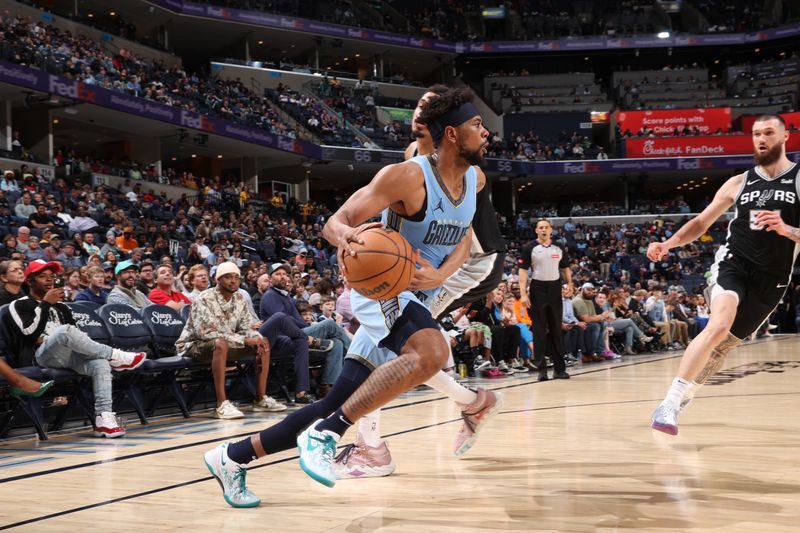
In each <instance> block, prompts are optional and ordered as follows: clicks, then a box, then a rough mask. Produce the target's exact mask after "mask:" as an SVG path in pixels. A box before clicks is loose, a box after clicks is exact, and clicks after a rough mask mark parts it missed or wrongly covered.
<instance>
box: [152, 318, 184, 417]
mask: <svg viewBox="0 0 800 533" xmlns="http://www.w3.org/2000/svg"><path fill="white" fill-rule="evenodd" d="M142 319H143V320H144V322H145V324H146V325H147V327H148V328H150V332H151V336H152V342H151V347H152V349H153V355H154V357H153V358H151V359H148V360H147V361H146V362H145V363H144V365H142V371H143V372H150V373H153V374H158V376H157V381H158V385H159V388H158V392H157V394H156V395H155V397H154V398H153V400H152V401H151V403H150V405H149V406H148V408H147V409H146V411H145V413H146V414H147V416H150V415H152V414H153V412H154V411H155V409H156V407H158V404H159V402H160V400H161V397H162V395H163V392H164V391H165V390H169V392H170V394H172V397H173V398H174V399H175V402H176V403H177V404H178V407H179V408H180V410H181V413H183V416H184V417H185V418H189V407H188V405H187V403H186V398H185V396H184V391H183V389H182V388H181V385H180V384H179V383H178V382H177V374H178V372H180V371H181V370H183V369H185V368H189V367H191V366H193V365H194V364H195V362H194V360H193V359H192V358H191V357H181V356H179V355H177V354H176V353H175V341H177V340H178V337H180V335H181V332H182V331H183V327H184V325H185V324H186V322H185V321H184V319H183V317H182V316H181V314H180V313H179V312H178V311H176V310H175V309H172V308H171V307H168V306H166V305H158V304H154V305H149V306H147V307H145V308H144V309H142Z"/></svg>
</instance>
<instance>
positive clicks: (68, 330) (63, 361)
mask: <svg viewBox="0 0 800 533" xmlns="http://www.w3.org/2000/svg"><path fill="white" fill-rule="evenodd" d="M60 272H61V265H60V264H58V263H56V262H46V261H41V260H37V261H32V262H31V263H30V264H29V265H28V267H27V268H26V269H25V273H24V274H25V281H26V282H27V284H28V287H29V289H30V296H25V297H23V298H20V299H19V300H15V301H14V302H12V303H11V306H10V308H9V315H10V324H8V326H9V328H10V331H11V333H13V335H12V338H11V339H8V341H9V344H10V348H11V349H13V350H16V353H17V354H18V357H19V358H20V359H21V360H28V359H30V358H34V359H35V361H36V364H38V365H39V366H48V367H52V368H67V369H71V370H74V371H75V372H77V373H78V374H82V375H85V376H90V377H91V378H92V386H93V390H94V402H95V431H94V435H95V436H96V437H108V438H114V437H121V436H123V435H124V434H125V429H124V428H123V427H122V426H120V421H119V419H118V418H117V416H116V414H115V413H114V412H113V411H112V400H111V371H112V370H132V369H134V368H137V367H139V366H140V365H141V364H142V363H144V361H145V358H146V357H147V356H146V354H145V353H144V352H137V353H133V352H124V351H122V350H117V349H116V348H111V347H110V346H105V345H103V344H99V343H97V342H95V341H93V340H92V339H90V338H89V337H88V336H87V335H86V334H85V333H84V332H82V331H81V330H80V329H78V328H77V327H76V326H75V319H74V318H73V316H72V311H70V309H69V307H67V306H66V305H65V304H63V303H61V302H62V300H63V299H64V289H63V288H61V287H55V280H56V276H57V275H58V274H59V273H60Z"/></svg>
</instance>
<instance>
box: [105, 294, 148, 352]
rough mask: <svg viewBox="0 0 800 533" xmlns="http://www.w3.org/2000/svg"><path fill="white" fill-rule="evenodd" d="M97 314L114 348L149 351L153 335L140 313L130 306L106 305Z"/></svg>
mask: <svg viewBox="0 0 800 533" xmlns="http://www.w3.org/2000/svg"><path fill="white" fill-rule="evenodd" d="M97 314H98V315H99V316H100V318H101V319H102V320H103V322H104V323H105V326H106V328H108V332H109V334H110V335H111V345H112V346H113V347H114V348H119V349H122V350H129V351H148V347H149V346H150V343H151V342H152V335H151V333H150V328H148V327H147V324H145V323H144V320H142V315H141V314H140V313H139V311H137V310H136V309H134V308H133V307H131V306H130V305H125V304H106V305H104V306H101V307H100V309H98V310H97Z"/></svg>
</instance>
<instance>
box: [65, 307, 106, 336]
mask: <svg viewBox="0 0 800 533" xmlns="http://www.w3.org/2000/svg"><path fill="white" fill-rule="evenodd" d="M82 303H83V304H87V305H74V303H73V304H72V305H70V310H71V311H72V317H73V318H74V319H75V325H76V326H77V327H78V329H80V330H81V331H83V332H84V333H86V334H87V335H88V336H89V338H90V339H92V340H93V341H95V342H99V343H100V344H105V345H108V346H111V334H110V333H109V332H108V328H107V327H106V325H105V324H104V323H103V319H102V318H100V316H99V315H98V314H97V312H96V311H95V310H94V309H92V307H95V308H97V307H99V306H98V305H96V304H95V303H93V302H82Z"/></svg>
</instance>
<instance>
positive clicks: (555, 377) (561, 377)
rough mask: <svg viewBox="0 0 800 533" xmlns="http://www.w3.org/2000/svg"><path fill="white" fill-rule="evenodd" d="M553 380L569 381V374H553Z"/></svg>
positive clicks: (562, 372) (563, 372)
mask: <svg viewBox="0 0 800 533" xmlns="http://www.w3.org/2000/svg"><path fill="white" fill-rule="evenodd" d="M553 379H569V374H567V372H566V371H565V370H562V371H561V372H553Z"/></svg>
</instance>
